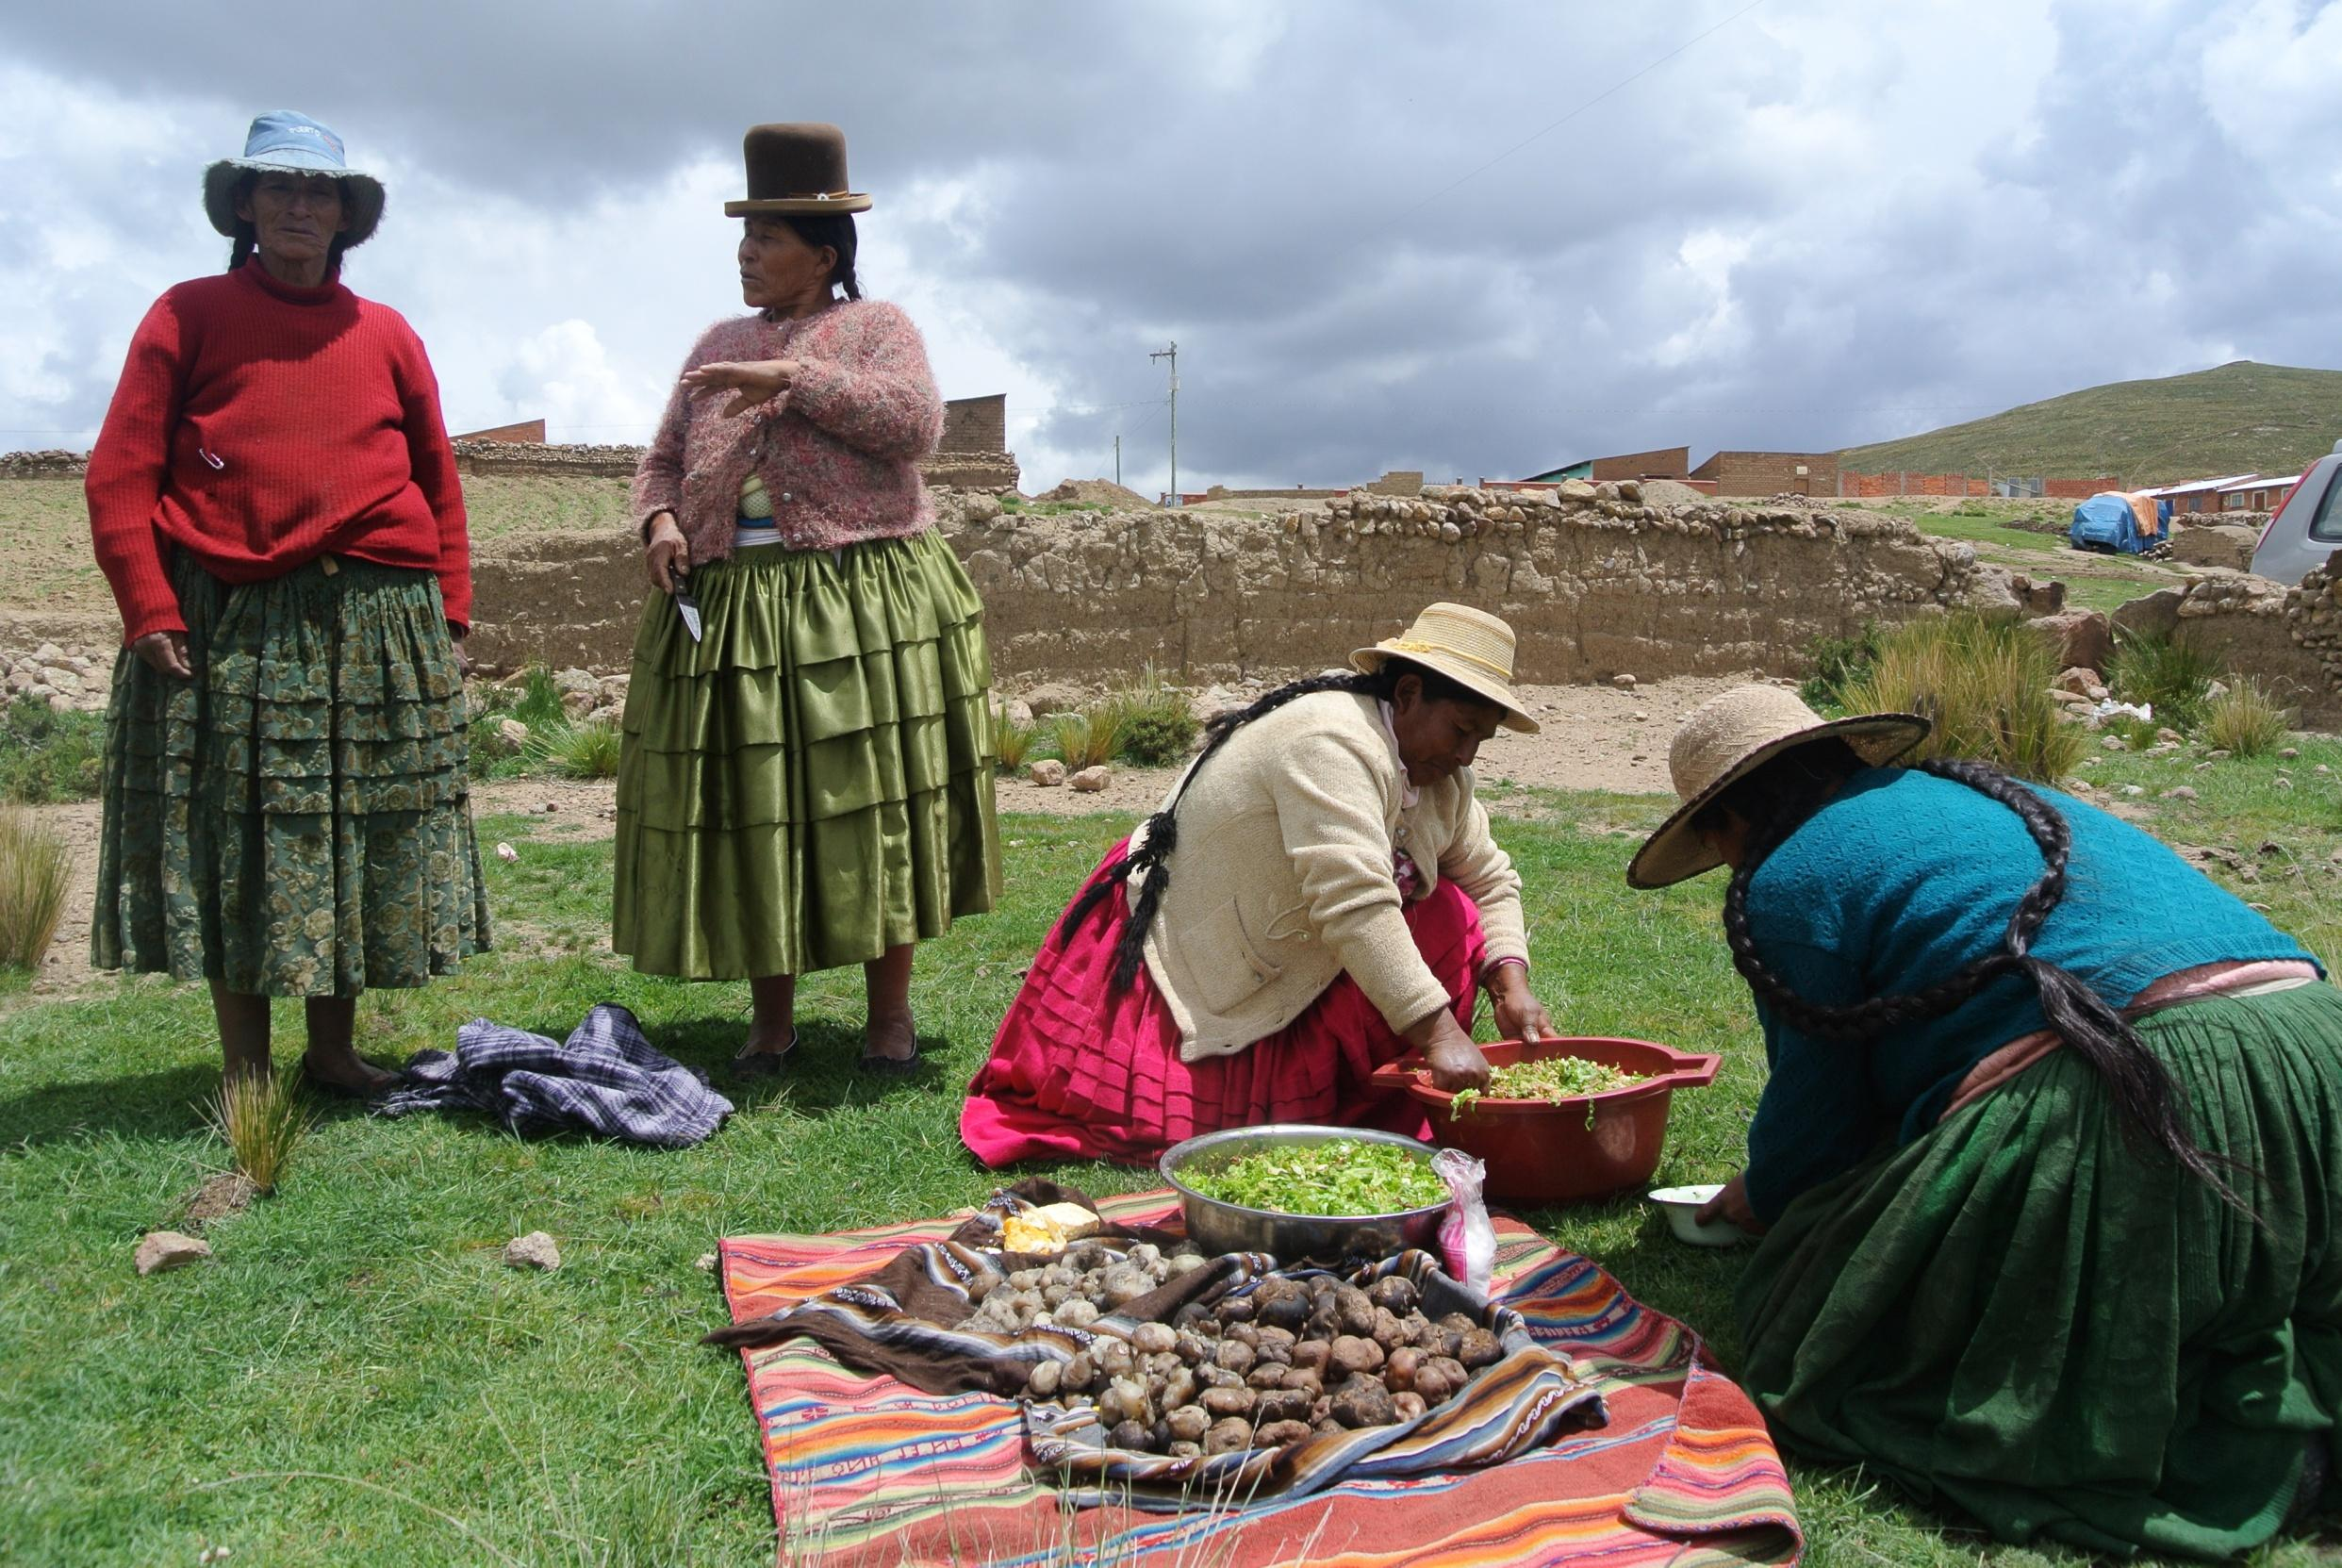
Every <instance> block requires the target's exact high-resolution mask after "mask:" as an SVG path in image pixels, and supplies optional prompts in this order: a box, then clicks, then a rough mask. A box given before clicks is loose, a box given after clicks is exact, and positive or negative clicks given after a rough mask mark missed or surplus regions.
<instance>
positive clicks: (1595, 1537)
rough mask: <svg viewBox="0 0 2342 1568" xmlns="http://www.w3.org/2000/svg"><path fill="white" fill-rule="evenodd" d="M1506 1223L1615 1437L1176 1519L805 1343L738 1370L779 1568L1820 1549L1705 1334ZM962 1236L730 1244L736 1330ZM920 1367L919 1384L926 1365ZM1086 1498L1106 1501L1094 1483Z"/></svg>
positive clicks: (1128, 1220)
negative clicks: (1040, 1466)
mask: <svg viewBox="0 0 2342 1568" xmlns="http://www.w3.org/2000/svg"><path fill="white" fill-rule="evenodd" d="M1099 1210H1100V1213H1101V1214H1102V1215H1103V1216H1104V1217H1105V1218H1106V1219H1107V1220H1108V1221H1110V1222H1113V1223H1118V1224H1122V1225H1130V1226H1148V1225H1154V1226H1162V1225H1168V1226H1169V1227H1172V1228H1176V1227H1177V1225H1178V1222H1179V1206H1178V1204H1177V1202H1176V1201H1173V1200H1172V1199H1171V1198H1170V1196H1169V1195H1168V1194H1165V1193H1161V1192H1156V1193H1146V1194H1139V1195H1135V1196H1132V1197H1121V1198H1113V1199H1109V1200H1107V1201H1106V1202H1104V1203H1102V1204H1101V1205H1099ZM1496 1224H1497V1237H1498V1249H1497V1260H1496V1276H1495V1288H1494V1291H1493V1297H1494V1303H1495V1305H1496V1306H1497V1307H1499V1308H1500V1309H1503V1310H1504V1313H1509V1314H1517V1317H1518V1327H1519V1329H1520V1331H1521V1332H1522V1333H1523V1334H1525V1335H1526V1337H1527V1339H1528V1340H1530V1341H1532V1342H1534V1344H1536V1345H1542V1346H1543V1347H1544V1348H1545V1349H1547V1350H1549V1351H1556V1352H1559V1353H1560V1354H1562V1355H1563V1356H1566V1357H1567V1358H1569V1360H1570V1362H1572V1363H1573V1365H1574V1369H1575V1375H1576V1377H1577V1378H1586V1377H1589V1376H1591V1378H1592V1388H1593V1390H1594V1392H1596V1393H1598V1395H1599V1396H1600V1398H1601V1400H1602V1403H1603V1405H1604V1406H1605V1407H1606V1408H1607V1410H1608V1425H1607V1426H1605V1427H1602V1428H1598V1429H1593V1430H1564V1431H1562V1432H1561V1433H1560V1434H1559V1435H1558V1436H1552V1437H1551V1438H1550V1440H1549V1441H1546V1442H1544V1443H1543V1444H1542V1445H1541V1446H1534V1447H1528V1448H1526V1450H1525V1451H1520V1452H1517V1453H1509V1454H1508V1455H1507V1456H1506V1457H1504V1458H1503V1461H1502V1462H1498V1463H1491V1464H1489V1465H1488V1466H1487V1467H1486V1468H1478V1469H1461V1470H1455V1471H1432V1472H1429V1473H1424V1474H1408V1475H1397V1476H1376V1475H1373V1474H1371V1470H1372V1467H1371V1466H1369V1465H1351V1466H1346V1467H1345V1468H1344V1474H1343V1477H1342V1478H1339V1479H1335V1480H1333V1481H1332V1482H1331V1483H1330V1484H1328V1485H1326V1486H1325V1487H1323V1489H1322V1490H1314V1491H1306V1492H1298V1493H1296V1492H1293V1491H1286V1492H1282V1493H1278V1494H1275V1495H1265V1492H1266V1490H1267V1489H1266V1488H1262V1490H1261V1491H1256V1492H1254V1493H1252V1494H1250V1496H1251V1499H1252V1500H1251V1504H1250V1506H1248V1507H1242V1508H1222V1509H1208V1508H1197V1509H1191V1510H1185V1511H1181V1512H1163V1511H1159V1510H1155V1509H1148V1508H1145V1507H1136V1506H1132V1501H1131V1500H1130V1499H1128V1498H1127V1496H1126V1494H1122V1493H1119V1492H1117V1491H1116V1490H1115V1489H1114V1488H1113V1487H1108V1488H1106V1489H1105V1490H1106V1494H1107V1496H1108V1497H1109V1498H1112V1499H1117V1500H1112V1501H1109V1502H1107V1503H1106V1504H1104V1505H1102V1506H1096V1507H1090V1506H1082V1504H1081V1502H1080V1498H1081V1495H1082V1494H1081V1493H1080V1492H1068V1491H1064V1490H1062V1489H1061V1488H1060V1487H1058V1486H1057V1485H1055V1484H1054V1477H1053V1474H1050V1473H1044V1472H1040V1471H1036V1470H1035V1469H1033V1468H1032V1467H1031V1464H1030V1462H1029V1461H1030V1459H1031V1450H1030V1449H1029V1447H1028V1440H1029V1428H1028V1425H1027V1422H1026V1418H1025V1413H1024V1411H1023V1409H1022V1408H1021V1407H1020V1406H1019V1405H1017V1404H1016V1403H1014V1402H1013V1401H1011V1400H1008V1399H1005V1398H1001V1397H998V1396H997V1395H989V1394H978V1393H961V1394H931V1393H926V1392H922V1391H921V1390H920V1389H919V1388H917V1387H915V1386H913V1384H912V1383H910V1382H908V1381H905V1380H902V1379H901V1378H896V1377H893V1376H889V1375H885V1374H879V1375H874V1376H866V1375H864V1374H861V1373H857V1372H853V1371H851V1370H849V1369H848V1368H847V1367H846V1366H845V1365H844V1364H842V1363H841V1362H839V1361H838V1360H836V1359H835V1358H834V1357H833V1356H832V1355H831V1354H830V1352H829V1351H827V1350H825V1349H823V1348H820V1347H819V1345H816V1344H815V1343H813V1342H811V1341H808V1340H806V1339H803V1338H799V1339H792V1340H789V1341H786V1342H784V1343H783V1344H781V1345H774V1346H771V1347H768V1348H754V1349H749V1350H746V1351H744V1352H743V1354H744V1356H745V1357H746V1360H747V1362H748V1371H749V1387H750V1397H751V1399H752V1401H753V1403H754V1406H755V1410H756V1413H757V1420H758V1423H759V1425H760V1427H761V1428H762V1431H763V1436H764V1442H765V1454H766V1461H767V1467H768V1469H769V1472H770V1475H771V1479H772V1489H773V1509H774V1513H775V1516H776V1518H777V1519H778V1520H779V1522H780V1529H781V1556H782V1558H783V1560H800V1559H802V1558H805V1557H808V1556H810V1555H812V1554H815V1553H819V1554H822V1560H824V1561H825V1562H828V1563H833V1564H850V1565H855V1568H881V1565H886V1568H892V1565H895V1564H900V1563H928V1562H937V1563H941V1562H964V1563H974V1562H982V1563H990V1564H998V1565H1003V1568H1044V1565H1046V1564H1049V1563H1054V1562H1062V1561H1065V1560H1081V1559H1084V1558H1087V1559H1094V1560H1101V1561H1113V1562H1116V1563H1127V1564H1130V1565H1132V1568H1143V1565H1146V1564H1156V1565H1158V1568H1170V1565H1171V1564H1174V1563H1177V1562H1180V1561H1186V1562H1196V1561H1211V1562H1214V1563H1221V1562H1225V1563H1227V1564H1228V1565H1229V1568H1245V1565H1258V1568H1267V1565H1270V1564H1278V1563H1294V1562H1300V1561H1308V1562H1310V1563H1312V1564H1336V1565H1343V1568H1365V1565H1368V1564H1401V1563H1405V1564H1418V1565H1428V1564H1439V1565H1454V1568H1471V1565H1477V1564H1495V1563H1523V1564H1527V1563H1560V1562H1565V1561H1567V1562H1600V1563H1603V1564H1605V1565H1613V1564H1625V1565H1628V1568H1639V1565H1642V1564H1659V1563H1666V1564H1674V1565H1677V1568H1708V1565H1716V1568H1721V1565H1724V1564H1727V1563H1790V1562H1794V1561H1795V1560H1797V1557H1798V1555H1799V1553H1800V1551H1801V1550H1802V1540H1801V1537H1800V1535H1799V1533H1798V1528H1797V1522H1796V1518H1795V1515H1794V1513H1793V1511H1792V1509H1791V1500H1790V1495H1789V1482H1788V1478H1787V1477H1786V1476H1785V1475H1784V1474H1783V1472H1782V1469H1781V1464H1780V1461H1779V1458H1778V1456H1777V1455H1776V1454H1775V1453H1774V1452H1773V1445H1772V1443H1771V1442H1770V1440H1769V1439H1768V1438H1767V1437H1766V1435H1765V1430H1764V1427H1763V1425H1762V1424H1761V1423H1760V1422H1759V1421H1758V1419H1757V1414H1756V1411H1755V1410H1754V1409H1753V1408H1752V1407H1751V1406H1750V1404H1749V1402H1748V1400H1747V1398H1746V1396H1745V1395H1742V1394H1741V1393H1740V1390H1739V1389H1738V1388H1737V1387H1735V1386H1734V1385H1733V1384H1732V1383H1731V1382H1730V1381H1729V1380H1728V1379H1726V1378H1724V1377H1722V1376H1721V1375H1719V1374H1717V1373H1714V1372H1711V1371H1709V1370H1708V1369H1707V1367H1706V1366H1705V1365H1704V1364H1702V1361H1701V1349H1700V1345H1699V1341H1698V1340H1697V1338H1696V1337H1695V1336H1694V1335H1692V1334H1691V1331H1690V1330H1688V1329H1685V1328H1684V1327H1683V1326H1682V1325H1680V1324H1678V1323H1676V1322H1674V1320H1672V1319H1670V1318H1666V1317H1662V1316H1660V1315H1659V1314H1658V1313H1657V1312H1651V1311H1649V1310H1648V1309H1646V1308H1644V1307H1642V1306H1641V1304H1640V1303H1638V1302H1636V1301H1634V1300H1633V1299H1631V1298H1630V1297H1628V1296H1626V1295H1625V1292H1624V1291H1622V1290H1620V1289H1619V1287H1618V1284H1617V1282H1616V1281H1615V1280H1613V1279H1610V1278H1609V1277H1608V1275H1606V1274H1604V1273H1602V1271H1601V1270H1599V1269H1597V1268H1596V1267H1594V1266H1593V1264H1592V1263H1588V1262H1587V1261H1586V1260H1585V1259H1583V1258H1579V1257H1576V1256H1575V1255H1574V1254H1571V1253H1567V1252H1564V1251H1562V1250H1561V1249H1559V1247H1556V1246H1553V1245H1552V1244H1550V1243H1548V1242H1546V1241H1545V1240H1544V1239H1543V1238H1542V1237H1541V1236H1539V1235H1537V1234H1536V1233H1535V1232H1534V1231H1531V1230H1527V1229H1526V1227H1524V1226H1522V1225H1520V1224H1518V1223H1517V1222H1514V1221H1512V1220H1509V1219H1499V1220H1498V1221H1497V1222H1496ZM954 1229H955V1222H954V1221H950V1220H936V1221H931V1222H924V1223H919V1224H914V1225H904V1226H896V1227H890V1228H886V1229H882V1230H863V1231H852V1232H848V1233H845V1234H840V1235H833V1236H744V1237H732V1238H728V1239H727V1240H726V1241H725V1242H724V1244H723V1259H724V1286H725V1291H726V1293H727V1296H728V1297H729V1299H730V1302H731V1307H732V1313H733V1319H734V1323H737V1324H745V1323H747V1322H749V1321H750V1320H751V1319H755V1318H760V1317H765V1316H767V1315H769V1314H771V1313H773V1312H782V1311H785V1310H787V1309H789V1308H791V1307H794V1306H796V1305H798V1304H799V1303H800V1302H803V1301H806V1300H808V1299H809V1298H811V1297H814V1296H819V1295H821V1294H822V1293H824V1292H828V1291H834V1290H836V1289H838V1288H839V1287H840V1286H844V1285H847V1284H849V1283H850V1282H852V1281H854V1280H857V1279H862V1278H864V1277H866V1276H867V1275H870V1274H872V1273H873V1272H875V1271H876V1270H878V1269H880V1268H882V1267H883V1266H884V1265H885V1264H887V1263H889V1262H891V1261H893V1260H895V1259H896V1258H897V1257H898V1256H899V1254H900V1253H901V1252H902V1250H903V1249H904V1248H905V1247H909V1246H920V1245H921V1244H930V1243H940V1242H942V1241H943V1240H944V1238H945V1237H947V1236H948V1235H949V1234H951V1232H952V1231H953V1230H954ZM946 1250H947V1249H940V1248H939V1249H937V1252H936V1255H938V1256H941V1255H945V1252H946ZM1504 1313H1500V1319H1501V1320H1502V1321H1505V1322H1507V1323H1508V1324H1509V1323H1510V1322H1511V1321H1512V1320H1511V1318H1510V1317H1509V1316H1506V1315H1504ZM1538 1359H1539V1360H1547V1361H1549V1360H1550V1358H1538ZM1492 1370H1501V1365H1500V1367H1499V1368H1496V1369H1492ZM903 1371H904V1372H905V1374H906V1375H907V1376H909V1375H915V1369H914V1366H913V1364H912V1363H911V1362H905V1363H904V1366H903ZM1563 1380H1565V1379H1557V1382H1559V1381H1563ZM1044 1425H1045V1426H1046V1423H1045V1424H1044ZM1359 1435H1360V1436H1367V1435H1368V1434H1365V1433H1361V1434H1359ZM1042 1441H1044V1442H1047V1441H1048V1435H1047V1433H1046V1432H1044V1434H1043V1436H1042ZM1467 1462H1468V1461H1467ZM1074 1473H1075V1475H1076V1477H1080V1476H1081V1475H1082V1468H1081V1466H1080V1465H1079V1464H1077V1465H1076V1466H1075V1471H1074ZM1074 1484H1075V1485H1076V1486H1077V1487H1088V1488H1090V1489H1091V1492H1092V1494H1095V1490H1096V1483H1095V1482H1094V1481H1088V1480H1082V1479H1079V1478H1077V1479H1076V1481H1075V1482H1074ZM1069 1548H1070V1551H1069Z"/></svg>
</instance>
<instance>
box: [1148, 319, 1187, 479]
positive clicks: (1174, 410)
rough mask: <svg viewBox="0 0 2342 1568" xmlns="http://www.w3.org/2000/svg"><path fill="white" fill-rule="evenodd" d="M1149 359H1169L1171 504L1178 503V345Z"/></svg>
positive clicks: (1150, 356) (1151, 355) (1149, 356)
mask: <svg viewBox="0 0 2342 1568" xmlns="http://www.w3.org/2000/svg"><path fill="white" fill-rule="evenodd" d="M1146 357H1147V358H1149V359H1168V360H1170V361H1171V504H1172V505H1174V506H1177V505H1178V504H1179V344H1177V343H1173V344H1172V345H1171V346H1170V347H1169V348H1167V349H1163V350H1161V351H1160V352H1158V353H1155V354H1150V355H1147V356H1146Z"/></svg>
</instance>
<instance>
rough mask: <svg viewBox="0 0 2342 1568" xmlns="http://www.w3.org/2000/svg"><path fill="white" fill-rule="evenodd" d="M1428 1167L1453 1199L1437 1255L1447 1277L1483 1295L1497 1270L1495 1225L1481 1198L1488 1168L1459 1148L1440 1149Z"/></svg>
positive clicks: (1443, 1222)
mask: <svg viewBox="0 0 2342 1568" xmlns="http://www.w3.org/2000/svg"><path fill="white" fill-rule="evenodd" d="M1431 1170H1432V1173H1433V1174H1434V1175H1436V1176H1437V1177H1439V1179H1440V1180H1443V1181H1444V1182H1446V1183H1447V1193H1448V1196H1449V1197H1451V1198H1453V1199H1454V1200H1455V1202H1454V1206H1453V1207H1451V1208H1450V1209H1449V1210H1448V1211H1447V1217H1446V1218H1445V1219H1443V1220H1441V1221H1440V1256H1441V1258H1442V1259H1443V1260H1444V1261H1445V1263H1446V1264H1447V1274H1448V1278H1449V1279H1455V1280H1458V1281H1460V1283H1461V1284H1462V1285H1463V1287H1464V1288H1465V1289H1466V1290H1469V1291H1471V1292H1472V1293H1473V1294H1474V1295H1475V1296H1481V1297H1483V1298H1485V1297H1486V1296H1487V1295H1488V1289H1489V1284H1490V1282H1491V1279H1492V1278H1493V1275H1494V1274H1495V1271H1496V1227H1495V1226H1494V1225H1493V1223H1491V1222H1490V1220H1489V1217H1488V1205H1487V1204H1485V1203H1483V1202H1482V1201H1481V1200H1480V1183H1481V1182H1482V1181H1484V1180H1487V1177H1488V1167H1487V1166H1485V1165H1483V1164H1480V1162H1479V1161H1477V1160H1475V1159H1474V1158H1473V1157H1472V1156H1471V1155H1469V1154H1466V1153H1465V1152H1464V1151H1463V1150H1462V1149H1460V1148H1443V1149H1442V1150H1440V1151H1439V1152H1438V1153H1437V1154H1435V1155H1433V1156H1432V1157H1431Z"/></svg>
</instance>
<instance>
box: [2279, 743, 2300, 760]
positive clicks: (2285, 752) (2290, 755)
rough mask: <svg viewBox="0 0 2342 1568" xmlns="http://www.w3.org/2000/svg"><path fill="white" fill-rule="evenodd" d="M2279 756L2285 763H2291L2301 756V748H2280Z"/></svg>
mask: <svg viewBox="0 0 2342 1568" xmlns="http://www.w3.org/2000/svg"><path fill="white" fill-rule="evenodd" d="M2277 754H2278V755H2279V756H2280V757H2282V758H2284V760H2285V761H2287V762H2291V761H2292V760H2293V759H2294V758H2296V757H2298V756H2300V755H2301V748H2300V747H2299V746H2280V747H2279V748H2277Z"/></svg>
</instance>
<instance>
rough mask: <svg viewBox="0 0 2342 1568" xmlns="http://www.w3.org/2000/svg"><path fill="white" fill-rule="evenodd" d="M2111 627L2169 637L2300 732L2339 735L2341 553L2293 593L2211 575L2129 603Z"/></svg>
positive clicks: (2245, 577) (2245, 578)
mask: <svg viewBox="0 0 2342 1568" xmlns="http://www.w3.org/2000/svg"><path fill="white" fill-rule="evenodd" d="M2114 622H2115V624H2116V625H2117V626H2119V627H2120V628H2122V629H2124V630H2126V631H2131V632H2137V633H2142V634H2146V635H2160V636H2168V637H2169V638H2170V639H2171V640H2172V641H2173V642H2176V643H2178V644H2179V645H2180V646H2181V647H2183V648H2191V649H2194V650H2196V651H2197V652H2202V653H2203V654H2205V655H2206V656H2208V657H2210V658H2212V659H2214V660H2217V661H2218V664H2219V667H2220V668H2221V669H2222V671H2223V672H2226V673H2228V674H2231V675H2245V676H2249V677H2250V678H2251V679H2252V680H2254V681H2257V682H2258V683H2260V685H2261V686H2262V688H2263V689H2264V690H2266V691H2268V693H2269V695H2270V696H2272V697H2274V698H2276V699H2277V700H2278V701H2281V702H2284V704H2286V705H2287V706H2288V707H2290V708H2292V709H2294V710H2295V713H2296V716H2297V718H2296V722H2297V723H2298V724H2299V725H2300V726H2301V728H2302V729H2305V730H2317V731H2321V732H2326V733H2335V732H2342V550H2338V551H2335V552H2334V554H2332V555H2331V556H2329V557H2327V560H2326V564H2325V565H2324V566H2322V567H2319V568H2317V569H2314V570H2312V571H2310V572H2308V573H2307V574H2306V575H2304V576H2303V577H2302V579H2301V583H2300V584H2299V586H2294V587H2290V588H2288V587H2286V586H2284V585H2282V584H2278V583H2272V582H2270V581H2269V580H2268V578H2266V577H2254V576H2251V575H2250V574H2248V573H2245V572H2235V571H2213V572H2209V573H2207V574H2206V575H2204V576H2202V577H2199V578H2196V579H2195V580H2194V581H2192V582H2190V583H2188V584H2187V585H2186V586H2183V587H2176V588H2165V589H2163V590H2162V591H2161V592H2159V593H2152V594H2149V595H2148V596H2147V597H2146V598H2144V599H2135V600H2133V601H2132V602H2130V603H2128V604H2125V605H2123V606H2122V607H2121V608H2120V609H2118V610H2117V611H2115V612H2114Z"/></svg>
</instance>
